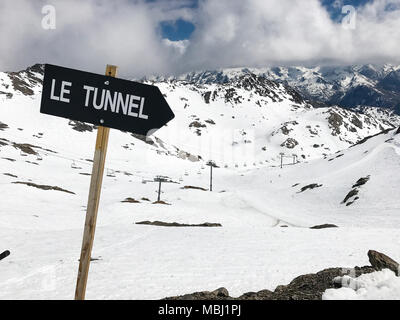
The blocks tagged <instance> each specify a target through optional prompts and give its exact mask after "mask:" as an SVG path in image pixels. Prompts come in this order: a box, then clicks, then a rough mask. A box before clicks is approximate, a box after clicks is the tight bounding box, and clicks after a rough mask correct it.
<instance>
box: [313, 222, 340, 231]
mask: <svg viewBox="0 0 400 320" xmlns="http://www.w3.org/2000/svg"><path fill="white" fill-rule="evenodd" d="M330 228H339V227H338V226H337V225H335V224H329V223H327V224H321V225H318V226H314V227H311V228H310V229H314V230H319V229H330Z"/></svg>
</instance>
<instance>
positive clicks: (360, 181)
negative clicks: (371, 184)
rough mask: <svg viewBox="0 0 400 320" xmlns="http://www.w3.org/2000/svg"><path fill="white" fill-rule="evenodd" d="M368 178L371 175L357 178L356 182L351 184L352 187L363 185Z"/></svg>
mask: <svg viewBox="0 0 400 320" xmlns="http://www.w3.org/2000/svg"><path fill="white" fill-rule="evenodd" d="M370 178H371V176H367V177H365V178H360V179H358V180H357V182H356V184H355V185H353V188H357V187H361V186H363V185H364V184H366V183H367V182H368V181H369V179H370Z"/></svg>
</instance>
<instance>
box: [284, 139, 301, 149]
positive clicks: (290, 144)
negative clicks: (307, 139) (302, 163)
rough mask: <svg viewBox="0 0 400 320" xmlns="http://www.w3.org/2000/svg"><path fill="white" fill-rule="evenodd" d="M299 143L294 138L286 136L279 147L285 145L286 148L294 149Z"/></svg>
mask: <svg viewBox="0 0 400 320" xmlns="http://www.w3.org/2000/svg"><path fill="white" fill-rule="evenodd" d="M298 144H299V143H298V142H297V140H296V139H293V138H288V139H286V141H284V142H283V143H282V144H281V147H286V148H288V149H294V148H295V147H296V146H297V145H298Z"/></svg>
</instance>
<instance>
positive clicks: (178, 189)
mask: <svg viewBox="0 0 400 320" xmlns="http://www.w3.org/2000/svg"><path fill="white" fill-rule="evenodd" d="M42 76H43V68H42V66H41V65H35V66H32V67H30V68H28V69H26V70H23V71H20V72H7V73H5V72H4V73H0V194H1V195H2V196H1V201H0V238H1V244H2V246H4V250H6V249H9V250H10V251H11V255H10V256H9V257H7V258H6V259H4V260H2V261H0V267H1V270H2V272H1V273H0V286H1V288H2V290H0V298H14V299H24V298H25V299H42V298H48V299H70V298H72V297H73V293H74V285H75V280H76V272H77V269H78V258H79V252H80V246H81V239H82V233H83V225H84V218H85V210H86V204H87V195H88V187H89V182H90V173H91V167H92V160H91V159H92V158H93V151H94V142H95V136H96V130H95V129H96V128H95V127H94V126H92V125H89V124H85V123H80V122H77V121H69V120H66V119H62V118H56V117H51V116H48V115H43V114H40V113H39V106H40V97H41V79H42ZM153 80H154V79H153ZM278 80H279V79H278ZM155 84H156V85H157V86H159V88H160V89H161V91H162V93H163V94H164V95H165V96H166V99H167V101H168V103H169V104H170V106H171V108H172V109H173V111H174V113H175V115H176V118H175V119H174V120H173V121H171V122H170V123H169V124H168V125H167V126H166V127H164V128H162V129H160V130H159V131H158V132H156V134H155V136H153V137H151V138H149V139H146V138H144V137H138V136H133V135H132V134H129V133H125V132H121V131H118V130H112V131H111V134H110V141H109V148H108V155H107V162H106V171H105V177H104V181H103V189H102V199H101V204H100V209H99V218H98V228H97V231H96V239H95V246H94V250H93V254H92V258H94V259H95V260H94V261H93V262H92V265H91V271H90V276H89V283H88V292H87V297H88V298H89V299H95V298H96V299H113V298H116V299H151V298H153V299H154V298H157V299H158V298H163V297H167V296H175V295H180V294H184V293H187V292H195V291H202V290H213V289H215V288H217V287H221V286H224V287H227V288H229V291H230V292H231V293H232V294H233V295H234V296H239V295H240V294H242V293H243V292H248V291H257V290H262V289H274V288H275V287H276V286H277V285H279V284H284V283H288V282H290V281H291V280H292V279H293V278H294V277H296V276H297V275H300V274H305V273H309V272H316V271H319V270H322V269H324V268H328V267H335V266H346V265H347V266H349V267H353V266H355V265H360V264H367V261H366V259H367V258H366V256H365V252H367V251H368V250H369V249H371V248H374V249H377V250H381V251H383V252H387V253H388V254H389V255H390V256H393V258H394V259H396V260H400V256H399V255H398V252H399V251H398V243H399V242H400V236H399V233H398V228H399V227H400V219H399V215H398V212H399V209H400V203H399V201H398V197H397V196H396V194H397V190H399V185H400V179H399V178H398V175H396V174H393V173H394V172H398V170H399V169H400V167H399V166H400V161H399V160H400V135H399V134H398V130H397V127H398V126H400V118H399V116H397V115H395V114H394V113H393V112H392V111H391V110H387V109H381V108H373V107H366V106H363V107H358V109H357V110H347V109H343V108H340V107H338V106H332V107H327V106H324V107H320V106H318V107H316V106H315V103H311V102H309V100H308V99H306V98H304V97H303V96H302V94H301V93H299V91H298V90H295V89H293V88H292V87H291V86H290V85H287V84H285V83H283V82H282V81H276V80H269V79H267V78H266V77H263V76H260V75H257V74H256V73H251V72H246V73H244V74H242V72H238V74H237V76H235V77H229V80H228V81H225V80H224V81H210V82H208V81H200V80H199V81H192V80H190V79H189V80H188V79H181V80H180V79H169V80H163V81H161V80H160V81H157V82H155ZM281 154H282V156H284V158H283V168H282V169H281V168H280V161H281ZM294 155H295V156H294ZM210 159H212V160H214V161H216V163H217V165H218V166H219V168H215V169H214V173H213V174H214V179H213V181H214V182H213V183H214V184H213V192H208V191H207V189H208V186H209V170H210V169H209V168H208V167H207V166H206V165H205V163H206V161H208V160H210ZM157 175H163V176H167V177H169V178H170V180H171V182H172V183H165V184H163V186H162V191H163V193H162V194H161V199H162V200H163V201H165V203H166V204H160V203H154V201H155V200H156V197H157V194H156V191H157V185H156V184H155V183H153V182H154V178H155V177H156V176H157ZM142 221H163V222H167V223H168V222H171V223H172V222H178V223H184V224H202V223H205V222H210V223H220V224H221V225H222V227H215V228H212V227H204V228H185V227H179V228H173V227H172V228H171V227H170V228H168V227H158V226H151V225H150V226H149V225H142V224H136V223H137V222H142ZM325 223H330V224H336V225H337V226H338V227H339V228H335V229H329V230H328V229H326V230H314V229H310V227H312V226H315V225H320V224H325ZM1 250H2V248H0V251H1Z"/></svg>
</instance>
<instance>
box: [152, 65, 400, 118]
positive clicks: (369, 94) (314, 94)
mask: <svg viewBox="0 0 400 320" xmlns="http://www.w3.org/2000/svg"><path fill="white" fill-rule="evenodd" d="M247 73H254V74H256V75H261V76H265V77H266V78H267V79H270V80H274V81H279V82H284V83H286V84H288V85H290V86H291V87H293V88H295V89H296V90H298V91H299V92H300V93H301V94H302V95H303V96H304V97H305V98H307V99H310V100H315V101H317V102H323V103H326V104H329V105H340V106H343V107H346V108H354V107H357V106H360V105H362V106H373V107H383V108H388V109H391V110H395V111H396V112H397V113H400V66H395V65H391V64H385V65H383V66H378V65H371V64H368V65H353V66H316V67H302V66H293V67H271V68H232V69H222V70H214V71H199V72H191V73H187V74H183V75H180V76H178V77H175V78H174V77H170V78H169V79H170V80H171V79H180V80H185V81H188V82H193V83H196V84H211V83H228V82H230V81H231V80H232V79H235V78H238V77H240V76H242V75H243V74H247ZM153 79H155V80H160V79H165V78H164V77H154V78H153ZM167 79H168V78H167Z"/></svg>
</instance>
